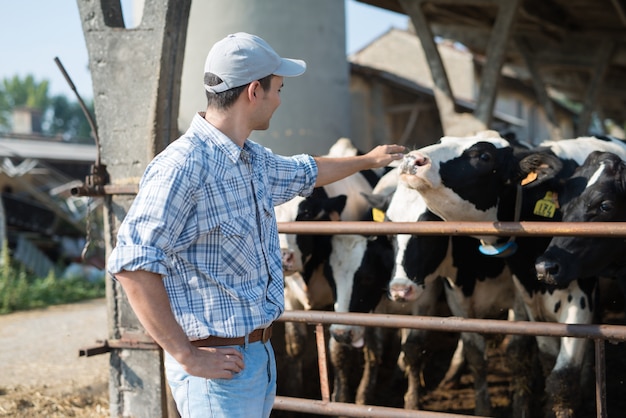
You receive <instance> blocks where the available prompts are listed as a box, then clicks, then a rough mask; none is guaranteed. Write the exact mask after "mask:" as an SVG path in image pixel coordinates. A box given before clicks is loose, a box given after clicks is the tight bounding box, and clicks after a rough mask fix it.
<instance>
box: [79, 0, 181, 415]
mask: <svg viewBox="0 0 626 418" xmlns="http://www.w3.org/2000/svg"><path fill="white" fill-rule="evenodd" d="M77 3H78V8H79V12H80V17H81V21H82V26H83V32H84V35H85V40H86V43H87V50H88V54H89V67H90V70H91V76H92V81H93V92H94V105H95V111H96V120H97V125H98V135H99V142H100V143H99V152H100V157H101V161H102V163H103V164H104V165H106V170H107V171H108V175H109V183H110V184H113V185H120V184H136V183H137V182H138V180H139V178H140V177H141V175H142V174H143V171H144V169H145V168H146V166H147V164H148V162H149V161H150V160H151V159H152V158H153V157H154V156H155V155H156V154H157V153H158V152H159V151H161V150H162V149H163V148H164V147H165V146H166V145H167V144H168V143H169V142H170V141H171V140H172V139H173V138H176V136H177V133H178V127H177V126H176V115H178V103H179V92H180V74H181V71H182V55H183V54H182V52H183V51H184V45H185V36H186V33H187V22H188V18H189V10H190V6H191V0H153V1H150V2H148V3H147V4H146V7H145V9H144V13H143V18H142V20H141V23H140V24H139V26H137V27H136V28H134V29H132V30H131V29H126V28H125V27H124V20H123V18H122V11H121V9H120V2H119V0H99V1H93V0H77ZM133 198H134V196H120V195H114V196H109V197H107V200H106V213H105V225H104V228H105V237H106V250H107V251H106V253H107V256H108V255H109V254H110V251H111V250H112V248H113V246H114V245H115V237H116V234H117V229H118V227H119V225H120V224H121V222H122V220H123V219H124V217H125V215H126V212H127V210H128V208H129V207H130V204H131V203H132V200H133ZM107 305H108V318H109V335H108V339H109V340H111V341H115V343H116V344H115V348H113V349H112V350H111V357H110V362H111V369H110V370H111V374H110V385H109V388H110V414H111V416H112V417H135V418H141V417H146V418H158V417H166V416H167V415H168V413H167V389H166V383H165V379H164V373H163V362H162V352H161V350H160V349H159V347H158V346H156V344H153V343H152V344H151V339H150V338H149V337H148V335H147V334H146V333H145V330H144V329H143V327H142V326H141V324H140V323H139V321H138V320H137V318H136V316H135V315H134V313H133V311H132V309H131V307H130V305H129V303H128V300H127V299H126V296H125V294H124V292H123V290H122V289H121V287H120V285H119V284H118V283H117V282H115V281H114V280H111V278H108V279H107Z"/></svg>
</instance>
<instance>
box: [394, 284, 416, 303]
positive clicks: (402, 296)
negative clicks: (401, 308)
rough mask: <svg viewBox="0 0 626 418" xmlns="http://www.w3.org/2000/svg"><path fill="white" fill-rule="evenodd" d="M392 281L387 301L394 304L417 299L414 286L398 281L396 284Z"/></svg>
mask: <svg viewBox="0 0 626 418" xmlns="http://www.w3.org/2000/svg"><path fill="white" fill-rule="evenodd" d="M394 281H395V280H394ZM394 281H392V283H391V284H390V285H389V291H388V295H389V299H391V300H393V301H395V302H408V301H413V300H415V299H417V289H416V286H415V285H414V284H412V283H405V281H404V280H402V281H400V280H398V281H397V282H396V283H394Z"/></svg>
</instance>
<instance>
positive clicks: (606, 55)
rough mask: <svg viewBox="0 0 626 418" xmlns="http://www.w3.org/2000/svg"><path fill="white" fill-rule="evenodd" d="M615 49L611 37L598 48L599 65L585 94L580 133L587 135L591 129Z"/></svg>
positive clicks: (579, 124) (579, 125)
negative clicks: (598, 99) (600, 92)
mask: <svg viewBox="0 0 626 418" xmlns="http://www.w3.org/2000/svg"><path fill="white" fill-rule="evenodd" d="M613 51H615V42H614V41H613V40H611V39H606V40H605V41H604V42H602V45H601V46H600V49H599V50H598V54H597V55H596V60H597V61H596V62H597V65H596V67H595V68H594V70H593V74H592V76H591V81H590V83H589V86H588V88H587V93H586V95H585V100H584V101H583V110H582V112H581V113H580V118H579V122H578V135H585V134H587V133H588V131H589V126H590V124H591V116H592V114H593V111H594V107H595V105H596V102H597V97H598V93H599V91H600V87H601V86H602V80H603V78H604V75H605V74H606V71H607V69H608V68H609V64H610V63H611V58H612V56H613Z"/></svg>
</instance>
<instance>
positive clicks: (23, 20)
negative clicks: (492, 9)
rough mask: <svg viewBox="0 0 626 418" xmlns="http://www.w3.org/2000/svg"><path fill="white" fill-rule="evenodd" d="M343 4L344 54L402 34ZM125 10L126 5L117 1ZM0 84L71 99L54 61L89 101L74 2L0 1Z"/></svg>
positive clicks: (384, 18) (385, 15)
mask: <svg viewBox="0 0 626 418" xmlns="http://www.w3.org/2000/svg"><path fill="white" fill-rule="evenodd" d="M344 1H345V2H346V25H347V26H346V49H347V53H348V54H350V53H352V52H355V51H357V50H359V49H360V48H362V47H363V46H365V45H367V44H368V43H369V42H371V41H372V40H373V39H375V38H376V37H378V36H379V35H381V34H382V33H384V32H386V31H387V30H389V28H391V27H395V28H406V27H407V24H408V18H407V17H406V16H405V15H401V14H397V13H393V12H388V11H384V10H382V9H380V8H377V7H373V6H369V5H366V4H363V3H359V2H357V1H355V0H344ZM122 5H123V7H124V10H126V6H128V5H130V0H122ZM0 16H2V24H1V25H0V57H1V58H0V80H2V79H5V78H8V77H13V76H14V75H19V76H20V77H22V78H23V77H25V76H26V75H28V74H32V75H33V76H34V77H35V80H36V81H43V80H49V81H50V86H49V93H50V95H52V96H53V95H57V94H65V95H67V96H68V97H69V98H70V99H74V97H75V96H74V93H73V92H72V90H71V89H70V87H69V85H68V84H67V82H66V81H65V79H64V78H63V75H62V74H61V71H60V70H59V68H58V67H57V65H56V63H55V62H54V58H55V57H58V58H59V60H60V61H61V63H62V64H63V66H64V67H65V69H66V71H67V73H68V74H69V76H70V78H71V79H72V81H73V83H74V85H75V86H76V89H77V91H78V93H79V94H80V95H81V97H82V98H83V99H86V98H90V97H91V95H92V93H91V77H90V75H89V69H88V55H87V47H86V45H85V40H84V38H83V31H82V28H81V23H80V17H79V13H78V6H77V5H76V1H75V0H43V1H42V0H0Z"/></svg>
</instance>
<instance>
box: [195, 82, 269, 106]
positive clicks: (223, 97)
mask: <svg viewBox="0 0 626 418" xmlns="http://www.w3.org/2000/svg"><path fill="white" fill-rule="evenodd" d="M272 77H273V75H271V74H270V75H268V76H267V77H263V78H262V79H260V80H258V81H259V83H260V84H261V88H262V89H263V91H268V90H269V89H270V86H271V85H272ZM220 83H222V79H221V78H219V77H218V76H216V75H215V74H212V73H205V74H204V84H205V85H207V86H216V85H218V84H220ZM249 85H250V83H248V84H245V85H243V86H239V87H233V88H232V89H230V90H226V91H223V92H221V93H211V92H210V91H208V90H206V89H205V91H206V98H207V106H209V107H216V108H218V109H228V108H229V107H231V106H232V105H233V104H234V103H235V101H236V100H237V98H239V96H240V95H241V93H242V92H243V91H244V90H246V89H247V88H248V86H249Z"/></svg>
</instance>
